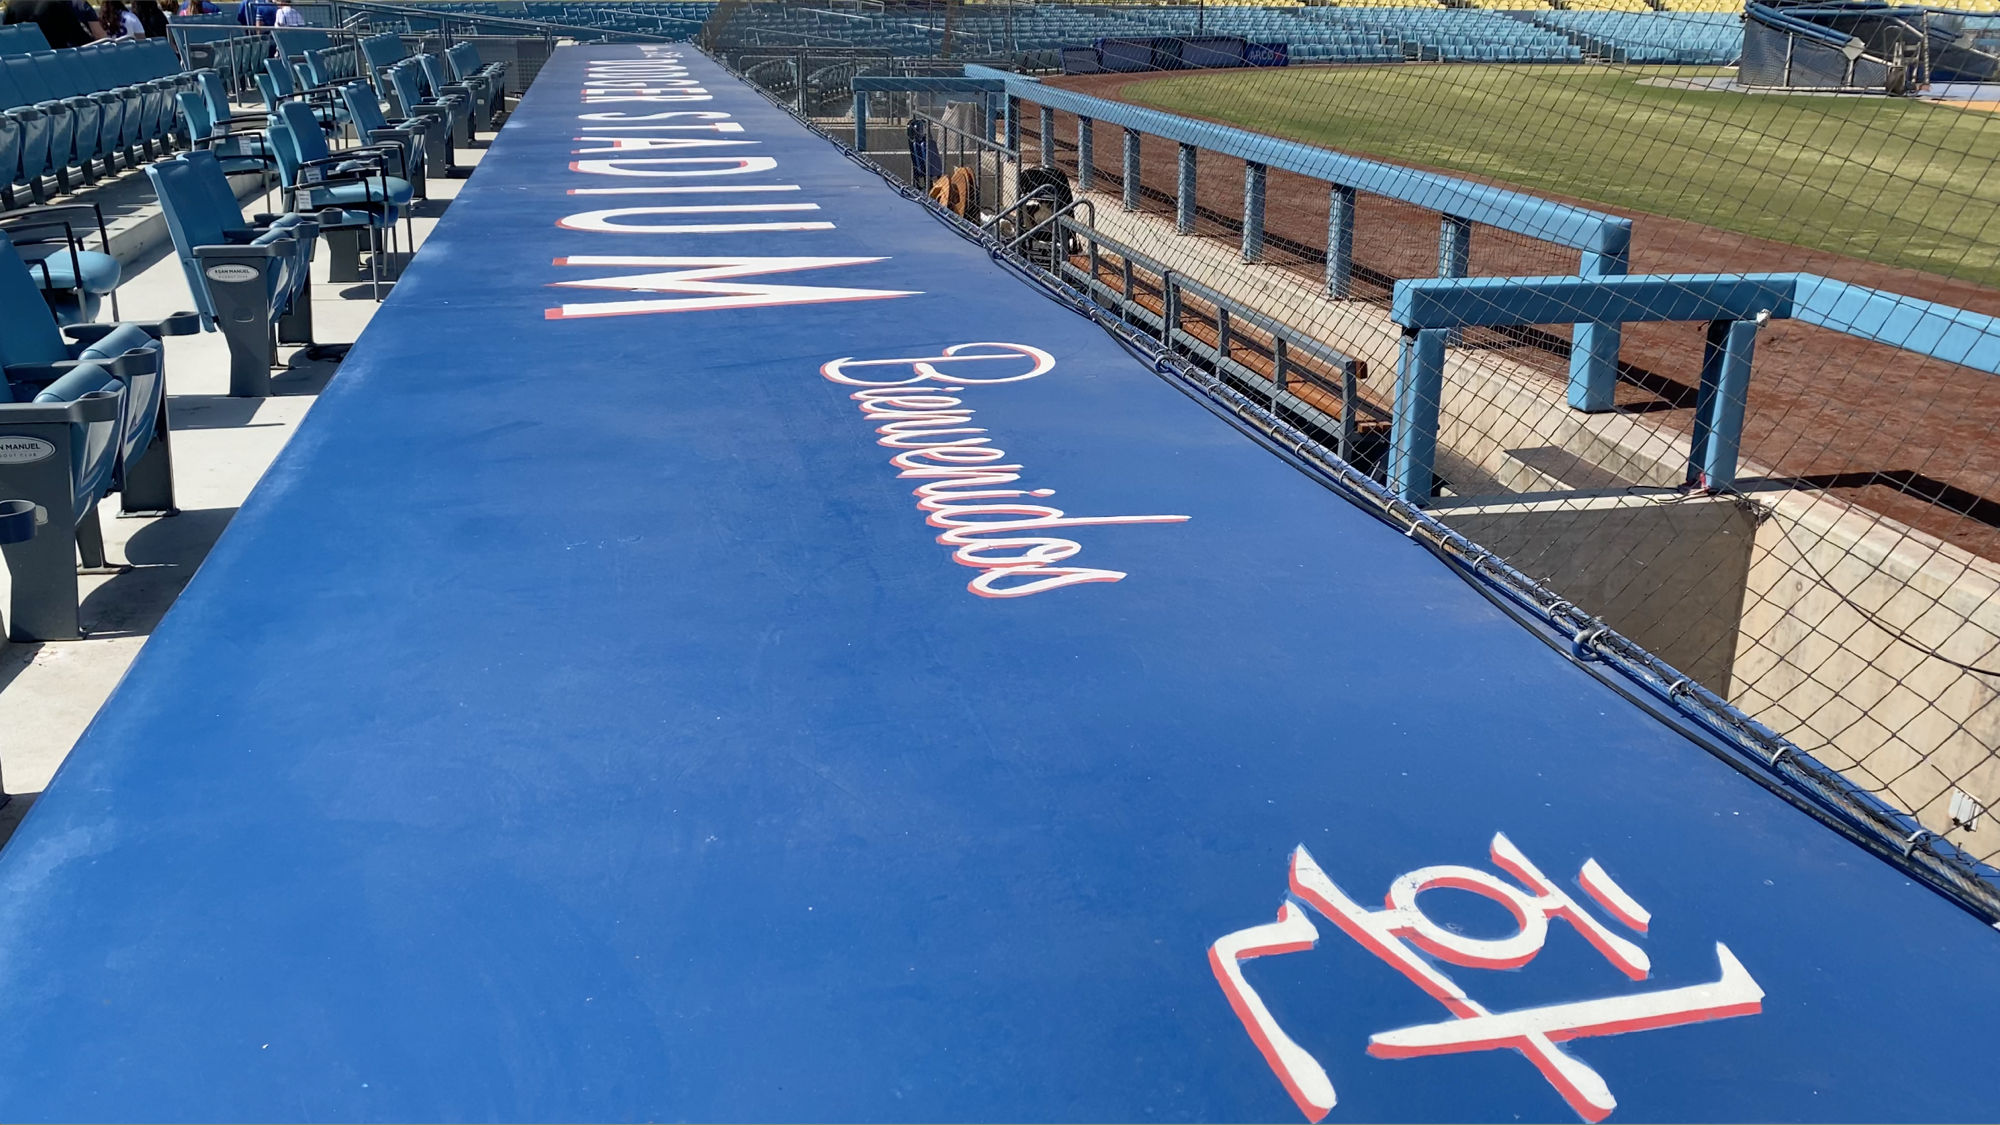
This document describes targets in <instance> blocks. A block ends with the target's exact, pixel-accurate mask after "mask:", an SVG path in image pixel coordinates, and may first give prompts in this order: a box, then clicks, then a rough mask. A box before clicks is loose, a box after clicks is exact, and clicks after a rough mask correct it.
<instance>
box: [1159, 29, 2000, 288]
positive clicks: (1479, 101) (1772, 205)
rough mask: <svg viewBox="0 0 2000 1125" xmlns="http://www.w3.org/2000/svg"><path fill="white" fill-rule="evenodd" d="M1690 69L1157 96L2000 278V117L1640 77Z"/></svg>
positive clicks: (1181, 108)
mask: <svg viewBox="0 0 2000 1125" xmlns="http://www.w3.org/2000/svg"><path fill="white" fill-rule="evenodd" d="M1716 73H1727V72H1723V71H1712V70H1711V71H1696V70H1691V69H1689V68H1658V69H1652V68H1621V69H1618V70H1601V69H1596V68H1585V67H1568V66H1465V65H1457V66H1423V67H1409V66H1404V67H1357V68H1312V69H1303V68H1302V69H1297V70H1292V69H1286V70H1260V71H1240V70H1238V71H1228V72H1220V73H1217V72H1210V73H1207V74H1201V75H1185V76H1177V77H1170V78H1160V79H1155V80H1150V81H1146V82H1141V83H1135V84H1133V85H1131V86H1128V87H1126V88H1125V92H1124V95H1123V96H1124V97H1126V98H1127V99H1129V100H1132V101H1135V102H1139V103H1141V104H1144V105H1149V106H1153V107H1155V108H1159V109H1166V110H1172V111H1175V112H1179V113H1187V114H1193V115H1196V116H1200V117H1207V118H1212V119H1216V120H1224V121H1231V122H1236V123H1238V124H1241V125H1242V126H1243V127H1245V128H1249V129H1255V130H1258V131H1260V132H1266V133H1271V134H1275V135H1278V136H1283V137H1289V138H1292V139H1295V140H1300V141H1306V142H1310V143H1312V144H1318V145H1325V146H1327V147H1330V148H1336V149H1339V150H1341V151H1344V152H1350V153H1357V154H1365V155H1369V156H1376V157H1380V158H1383V159H1385V160H1394V161H1408V162H1414V163H1418V164H1424V165H1428V166H1431V167H1437V168H1448V169H1454V170H1458V171H1462V172H1467V173H1471V174H1473V175H1477V176H1482V177H1488V178H1491V179H1493V180H1498V181H1503V182H1506V183H1509V184H1514V185H1518V186H1520V187H1523V188H1527V189H1529V190H1531V191H1542V192H1551V193H1556V194H1560V195H1565V196H1569V197H1572V198H1579V199H1586V200H1595V201H1599V202H1602V203H1606V204H1610V205H1613V206H1617V207H1625V208H1631V209H1633V210H1636V211H1645V212H1651V213H1653V214H1656V215H1665V216H1669V217H1672V218H1677V219H1686V220H1689V221H1692V222H1698V223H1705V224H1708V225H1710V226H1714V227H1720V228H1722V229H1725V230H1731V231H1738V232H1741V233H1744V234H1751V235H1756V236H1759V237H1762V238H1768V239H1774V240H1776V241H1779V242H1785V243H1790V244H1793V245H1797V246H1806V247H1811V248H1814V249H1821V250H1830V251H1833V252H1835V253H1840V254H1847V255H1851V256H1854V257H1858V258H1866V259H1869V260H1871V261H1876V262H1881V263H1884V264H1887V265H1896V266H1907V267H1911V268H1915V269H1922V270H1929V271H1931V272H1934V273H1940V274H1945V275H1947V276H1951V277H1958V278H1964V279H1966V280H1971V281H1977V282H1981V283H1984V284H1989V285H2000V219H1996V214H2000V175H1993V174H1990V173H1992V171H1993V168H1994V163H1995V158H1996V156H2000V114H1992V113H1982V112H1977V111H1967V110H1961V109H1953V108H1947V107H1941V106H1935V105H1930V104H1925V103H1921V102H1915V101H1911V100H1906V99H1891V98H1834V97H1813V96H1801V95H1770V94H1738V93H1731V92H1726V91H1722V92H1718V91H1708V90H1688V89H1681V88H1670V87H1661V86H1650V85H1645V84H1642V81H1641V80H1642V79H1646V78H1652V77H1657V76H1666V75H1673V76H1680V77H1686V76H1691V75H1695V74H1716Z"/></svg>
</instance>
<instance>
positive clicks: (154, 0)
mask: <svg viewBox="0 0 2000 1125" xmlns="http://www.w3.org/2000/svg"><path fill="white" fill-rule="evenodd" d="M132 14H133V15H135V16H138V17H139V26H140V27H143V28H145V29H146V38H148V39H165V38H166V37H167V13H166V11H165V10H164V9H162V8H161V7H160V0H132Z"/></svg>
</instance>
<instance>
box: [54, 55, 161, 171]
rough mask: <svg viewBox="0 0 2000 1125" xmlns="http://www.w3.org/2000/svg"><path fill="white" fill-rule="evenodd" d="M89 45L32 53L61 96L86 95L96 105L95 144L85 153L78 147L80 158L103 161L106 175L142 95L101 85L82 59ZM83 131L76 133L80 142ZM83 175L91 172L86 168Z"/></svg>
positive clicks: (115, 166)
mask: <svg viewBox="0 0 2000 1125" xmlns="http://www.w3.org/2000/svg"><path fill="white" fill-rule="evenodd" d="M88 50H89V48H82V47H76V48H71V49H68V50H62V51H51V52H49V53H48V54H47V55H35V56H31V57H33V58H36V59H38V60H41V61H42V65H43V67H44V69H45V70H46V71H48V72H50V73H52V74H53V76H54V77H53V78H52V79H51V83H52V86H53V88H54V89H55V90H56V92H57V93H58V94H59V95H61V96H66V97H72V98H87V99H89V100H91V101H94V102H96V103H97V104H98V106H99V116H98V133H97V145H96V148H95V150H94V151H93V152H91V153H88V154H86V153H85V152H84V150H83V146H82V144H81V143H79V144H78V147H77V156H78V159H79V161H83V160H87V159H89V158H90V157H95V158H96V159H97V160H100V161H102V162H103V165H104V168H103V172H104V174H106V175H109V174H111V173H113V172H116V171H117V170H118V164H117V155H118V153H119V151H120V150H121V149H122V148H123V146H124V141H125V119H126V117H127V116H136V115H138V114H141V113H143V112H144V109H145V106H144V103H145V94H144V92H143V91H139V90H135V89H133V88H131V87H129V86H124V85H118V84H115V83H114V84H112V85H109V86H100V85H99V84H98V81H97V79H96V78H95V77H93V76H92V75H91V73H90V67H89V65H88V63H87V62H86V61H85V56H86V51H88ZM82 139H83V134H81V133H79V134H78V140H79V142H81V140H82ZM85 172H86V175H90V174H93V173H91V172H90V170H89V168H88V167H85Z"/></svg>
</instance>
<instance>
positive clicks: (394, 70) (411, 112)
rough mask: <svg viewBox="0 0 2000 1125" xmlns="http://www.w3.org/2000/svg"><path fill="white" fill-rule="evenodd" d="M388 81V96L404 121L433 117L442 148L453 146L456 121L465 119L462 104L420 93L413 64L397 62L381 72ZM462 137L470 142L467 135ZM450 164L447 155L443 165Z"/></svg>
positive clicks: (421, 90) (458, 136)
mask: <svg viewBox="0 0 2000 1125" xmlns="http://www.w3.org/2000/svg"><path fill="white" fill-rule="evenodd" d="M382 75H383V78H384V80H385V81H386V82H387V83H388V90H389V95H390V97H391V98H393V99H394V100H395V103H396V108H397V110H398V111H399V112H400V113H401V114H402V116H403V117H404V118H405V119H406V120H415V119H419V118H425V119H430V120H434V121H436V122H437V123H438V127H439V128H440V129H442V130H443V131H444V136H445V139H446V151H447V152H449V151H450V149H451V148H452V147H454V146H456V145H457V143H458V141H459V139H460V137H461V133H460V131H459V125H460V123H462V122H464V121H465V120H466V113H465V109H466V107H465V103H464V102H462V101H460V102H457V103H453V102H450V101H443V100H436V99H432V98H427V97H425V96H424V93H423V80H422V78H421V75H420V71H419V69H418V68H417V66H416V65H415V64H413V63H409V62H400V63H397V64H396V65H394V66H392V67H389V68H388V69H386V70H384V71H383V72H382ZM465 139H466V140H467V141H470V139H471V138H470V135H469V134H466V135H465ZM450 163H452V162H451V160H450V158H449V156H447V164H450Z"/></svg>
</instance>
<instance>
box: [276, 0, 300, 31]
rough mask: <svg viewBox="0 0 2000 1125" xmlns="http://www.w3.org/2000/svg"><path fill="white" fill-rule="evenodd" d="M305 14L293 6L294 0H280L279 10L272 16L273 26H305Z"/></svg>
mask: <svg viewBox="0 0 2000 1125" xmlns="http://www.w3.org/2000/svg"><path fill="white" fill-rule="evenodd" d="M305 25H306V17H305V14H304V13H302V12H300V11H299V10H298V9H297V8H294V7H292V0H278V10H277V11H276V12H275V13H273V14H272V16H271V26H272V27H304V26H305Z"/></svg>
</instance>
